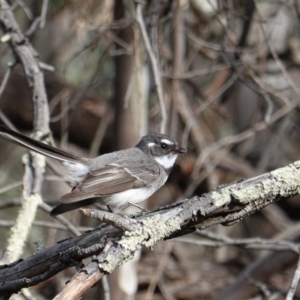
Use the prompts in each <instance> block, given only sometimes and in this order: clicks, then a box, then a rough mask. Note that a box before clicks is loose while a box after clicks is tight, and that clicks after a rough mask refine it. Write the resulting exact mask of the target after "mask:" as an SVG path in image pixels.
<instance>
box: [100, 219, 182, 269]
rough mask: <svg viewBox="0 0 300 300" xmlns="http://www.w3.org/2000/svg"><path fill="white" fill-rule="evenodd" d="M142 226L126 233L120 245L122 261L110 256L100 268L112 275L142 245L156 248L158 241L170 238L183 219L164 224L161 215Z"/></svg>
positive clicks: (171, 220) (170, 220) (119, 242)
mask: <svg viewBox="0 0 300 300" xmlns="http://www.w3.org/2000/svg"><path fill="white" fill-rule="evenodd" d="M141 223H142V226H140V227H139V228H138V229H137V230H134V231H125V232H124V235H123V237H122V238H121V240H120V241H118V244H119V245H121V246H122V259H120V257H119V256H114V255H112V254H108V255H107V257H106V258H105V261H104V262H103V263H100V264H99V267H100V268H102V269H103V270H104V271H106V272H108V273H111V272H112V271H113V270H114V269H115V268H116V267H117V266H119V265H120V264H123V263H124V262H126V261H128V260H130V259H132V258H133V256H134V252H136V251H137V250H139V249H140V248H141V246H142V245H144V246H146V247H152V246H154V245H155V244H156V243H157V242H158V241H160V240H162V239H163V238H165V237H167V236H169V235H170V234H171V233H172V232H174V231H176V230H178V229H180V224H181V219H180V218H178V217H174V218H171V219H169V220H168V221H166V222H164V221H163V220H162V218H161V216H160V215H159V214H157V215H155V216H153V217H151V218H147V219H145V220H142V221H141Z"/></svg>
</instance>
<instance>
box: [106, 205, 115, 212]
mask: <svg viewBox="0 0 300 300" xmlns="http://www.w3.org/2000/svg"><path fill="white" fill-rule="evenodd" d="M106 207H107V209H108V211H109V212H111V213H112V214H113V213H114V212H113V210H112V209H111V207H110V206H109V205H106Z"/></svg>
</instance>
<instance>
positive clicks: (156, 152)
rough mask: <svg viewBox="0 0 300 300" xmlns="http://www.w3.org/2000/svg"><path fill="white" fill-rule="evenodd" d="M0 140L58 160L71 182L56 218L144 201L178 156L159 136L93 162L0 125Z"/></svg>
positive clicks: (172, 145) (171, 142)
mask: <svg viewBox="0 0 300 300" xmlns="http://www.w3.org/2000/svg"><path fill="white" fill-rule="evenodd" d="M0 137H1V138H3V139H5V140H9V141H11V142H14V143H16V144H18V145H20V146H23V147H26V148H28V149H30V150H33V151H35V152H38V153H40V154H43V155H46V156H49V157H52V158H55V159H58V160H60V161H61V162H62V164H63V165H64V167H65V168H66V170H67V172H68V173H69V176H70V177H71V178H72V179H73V180H74V181H75V186H74V188H73V189H72V191H71V192H70V193H68V194H66V195H64V196H63V197H62V198H61V202H62V204H60V205H58V206H57V207H55V208H54V209H53V210H52V212H51V215H58V214H61V213H64V212H67V211H70V210H73V209H76V208H79V207H82V206H86V205H90V204H92V203H95V202H96V201H97V199H95V197H100V198H101V201H102V202H103V203H104V204H106V205H110V206H114V207H120V208H122V207H125V206H126V205H127V204H128V202H132V203H137V202H140V201H143V200H145V199H147V198H148V197H149V196H151V195H152V194H153V193H154V192H155V191H156V190H157V189H158V188H160V187H161V186H162V185H163V184H164V183H165V182H166V180H167V178H168V175H169V172H170V171H171V169H172V167H173V164H174V162H175V159H176V157H177V155H178V153H185V152H186V150H185V149H183V148H180V147H178V144H177V142H176V141H174V140H173V139H171V138H169V137H168V136H166V135H163V134H150V135H147V136H144V137H143V138H142V139H141V140H140V142H139V143H138V144H137V145H136V147H134V148H130V149H126V150H121V151H116V152H112V153H109V154H105V155H102V156H99V157H96V158H91V159H90V158H79V157H76V156H74V155H72V154H69V153H67V152H64V151H62V150H60V149H57V148H54V147H51V146H49V145H46V144H44V143H41V142H39V141H37V140H34V139H31V138H29V137H27V136H24V135H22V134H20V133H17V132H15V131H12V130H10V129H8V128H6V127H4V126H1V125H0Z"/></svg>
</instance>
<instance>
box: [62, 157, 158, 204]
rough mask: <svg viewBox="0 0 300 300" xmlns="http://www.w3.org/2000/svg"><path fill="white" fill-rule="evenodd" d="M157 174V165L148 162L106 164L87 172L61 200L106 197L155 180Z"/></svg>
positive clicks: (70, 200)
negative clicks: (141, 163)
mask: <svg viewBox="0 0 300 300" xmlns="http://www.w3.org/2000/svg"><path fill="white" fill-rule="evenodd" d="M129 166H130V167H129ZM159 174H160V169H159V167H158V166H156V165H154V166H153V165H151V166H150V162H144V164H143V165H142V166H141V165H140V164H139V163H137V162H129V161H123V162H117V163H112V164H108V165H106V166H104V167H102V168H100V169H98V170H96V171H93V172H91V173H89V174H88V175H87V176H86V177H85V179H84V180H83V181H82V182H81V183H80V184H79V185H78V186H77V187H76V188H75V189H73V191H72V192H71V193H69V194H66V195H64V196H63V197H62V199H61V202H62V203H72V202H77V201H80V200H84V199H89V198H93V197H106V196H109V195H113V194H115V193H119V192H123V191H127V190H129V189H135V188H140V187H143V186H146V185H147V184H148V183H149V182H151V181H153V180H155V179H156V178H157V177H158V176H159Z"/></svg>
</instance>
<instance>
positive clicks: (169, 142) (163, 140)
mask: <svg viewBox="0 0 300 300" xmlns="http://www.w3.org/2000/svg"><path fill="white" fill-rule="evenodd" d="M161 142H162V143H165V144H168V145H174V143H173V142H172V141H170V140H167V139H162V140H161Z"/></svg>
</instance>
